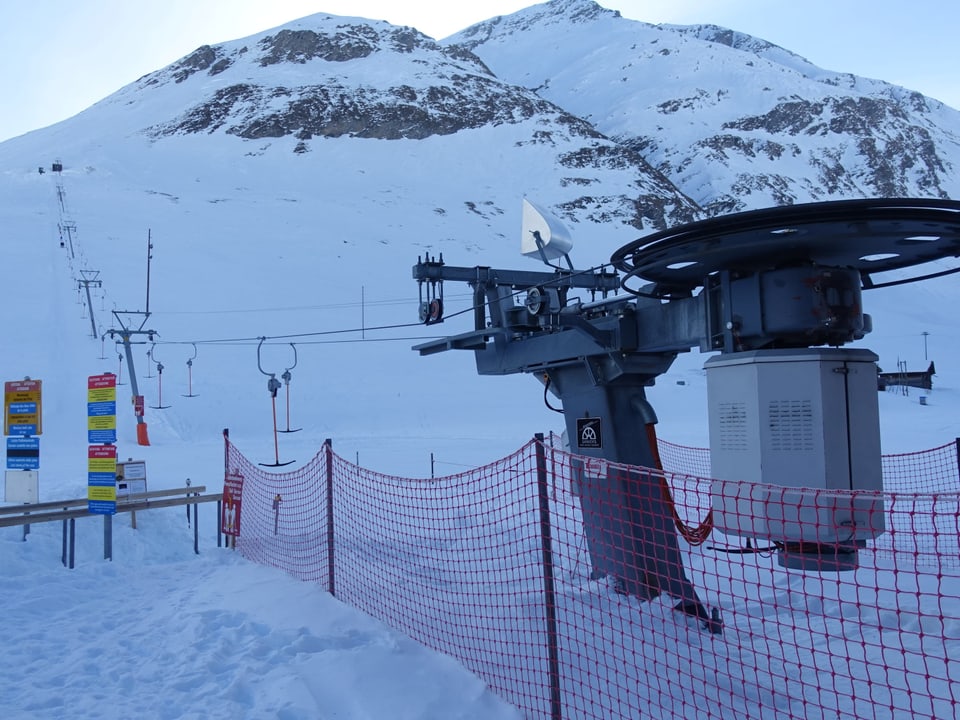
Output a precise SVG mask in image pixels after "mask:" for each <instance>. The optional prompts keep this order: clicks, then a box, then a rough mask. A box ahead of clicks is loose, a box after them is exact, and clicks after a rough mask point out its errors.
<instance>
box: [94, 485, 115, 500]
mask: <svg viewBox="0 0 960 720" xmlns="http://www.w3.org/2000/svg"><path fill="white" fill-rule="evenodd" d="M87 500H106V501H108V502H109V501H113V502H116V500H117V486H116V485H112V486H111V485H88V486H87Z"/></svg>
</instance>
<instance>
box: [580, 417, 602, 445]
mask: <svg viewBox="0 0 960 720" xmlns="http://www.w3.org/2000/svg"><path fill="white" fill-rule="evenodd" d="M577 447H580V448H591V449H599V448H602V447H603V435H602V434H601V432H600V418H577Z"/></svg>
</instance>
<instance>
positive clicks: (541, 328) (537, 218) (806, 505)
mask: <svg viewBox="0 0 960 720" xmlns="http://www.w3.org/2000/svg"><path fill="white" fill-rule="evenodd" d="M559 228H562V225H561V224H560V223H559V221H558V220H556V219H555V218H551V217H550V216H549V215H548V214H547V213H546V212H544V211H543V210H541V209H540V208H537V207H536V206H535V205H533V204H532V203H530V202H529V201H527V200H524V205H523V227H522V239H521V249H522V252H523V254H524V255H527V256H529V257H534V258H540V259H541V260H542V261H543V262H544V263H547V264H548V265H550V261H551V260H557V259H558V258H560V257H564V258H567V261H568V264H569V257H568V253H569V250H570V248H571V244H570V242H569V236H568V235H567V234H566V233H565V231H563V230H558V229H559ZM958 256H960V202H956V201H950V200H934V199H900V198H898V199H867V200H843V201H833V202H823V203H811V204H802V205H793V206H785V207H777V208H770V209H765V210H756V211H749V212H743V213H737V214H732V215H727V216H722V217H717V218H713V219H709V220H704V221H700V222H694V223H690V224H687V225H683V226H680V227H676V228H673V229H669V230H665V231H662V232H657V233H654V234H652V235H648V236H646V237H643V238H640V239H639V240H636V241H634V242H632V243H629V244H627V245H625V246H623V247H622V248H620V249H619V250H618V251H616V252H615V253H614V254H613V256H612V258H611V261H610V264H611V265H612V266H613V268H615V271H606V270H602V269H600V270H593V269H591V270H586V271H575V270H573V269H572V265H571V266H570V268H569V269H562V268H560V267H559V266H556V265H551V267H552V268H554V270H553V271H552V272H528V271H517V270H495V269H492V268H489V267H453V266H449V265H446V264H445V263H444V261H443V256H442V255H441V256H440V258H439V259H437V258H431V257H429V256H427V257H426V258H424V259H419V258H418V261H417V264H416V265H414V267H413V278H414V279H415V280H416V281H417V282H418V284H419V286H420V302H421V311H420V314H421V318H422V319H423V320H424V322H425V324H427V325H430V324H434V323H438V322H442V321H443V315H442V302H441V303H440V304H439V305H438V304H437V301H438V300H439V299H442V293H443V282H444V281H458V282H465V283H467V284H468V285H470V286H471V287H472V289H473V292H474V308H475V310H474V319H475V327H474V329H473V330H472V331H469V332H466V333H462V334H458V335H453V336H449V337H444V338H438V339H436V340H432V341H430V342H427V343H423V344H421V345H418V346H416V347H414V350H417V351H419V353H420V354H421V355H430V354H433V353H438V352H442V351H445V350H452V349H464V350H473V351H474V354H475V358H476V364H477V371H478V373H480V374H483V375H502V374H508V373H530V374H532V375H534V376H535V377H537V378H538V379H539V380H540V381H541V382H543V383H544V384H545V386H546V389H547V390H549V391H550V392H552V393H553V394H554V395H555V396H556V397H558V398H559V399H560V400H561V401H562V404H563V414H564V420H565V425H566V430H567V434H568V436H569V437H570V438H571V445H572V450H573V451H574V452H575V453H576V454H578V455H581V456H586V458H587V460H586V461H585V462H584V463H583V466H582V468H581V472H583V473H586V474H588V475H589V474H590V473H595V474H597V475H601V477H587V478H586V479H587V480H588V481H587V482H584V483H580V487H581V497H580V500H581V505H582V508H583V510H584V512H583V517H584V520H583V522H584V531H585V535H586V538H587V543H588V548H589V551H590V556H591V562H592V564H593V570H594V575H595V576H603V575H612V576H614V578H616V581H617V584H618V587H619V588H620V589H622V590H623V591H625V592H628V593H630V594H633V595H637V596H638V597H640V598H641V599H647V598H652V597H654V596H655V595H656V594H657V593H658V592H665V593H667V594H668V595H671V596H672V597H674V598H676V599H678V600H679V601H680V602H679V603H678V605H677V609H680V610H684V611H685V612H688V613H690V614H692V615H695V616H696V617H699V618H701V619H703V620H704V621H705V625H706V627H708V628H709V629H712V630H714V631H715V632H719V631H720V629H719V627H720V622H719V618H718V616H717V615H716V613H714V614H713V616H712V618H711V617H709V616H708V615H707V613H706V610H705V609H704V607H703V605H702V604H701V602H700V600H699V598H698V597H697V594H696V591H695V589H694V588H693V586H692V584H691V582H690V581H689V579H688V578H687V575H686V571H685V570H684V568H683V565H682V559H681V555H680V551H679V543H678V541H677V537H676V532H675V530H674V528H673V523H672V519H671V512H670V509H669V508H668V502H669V501H668V500H667V499H666V498H664V496H663V493H662V491H661V489H660V487H658V486H657V485H656V483H655V482H654V481H653V480H652V479H651V478H650V477H649V476H646V475H644V476H640V475H636V474H634V473H626V474H624V473H623V472H621V471H614V470H611V469H610V468H609V465H607V463H604V462H598V460H603V461H607V462H608V463H617V464H620V465H628V466H640V467H645V468H656V467H657V466H658V458H657V452H656V436H655V434H654V433H653V426H654V424H655V423H656V422H657V419H656V413H655V411H654V409H653V407H652V406H651V405H650V403H649V402H648V400H647V397H646V393H645V390H644V389H645V388H646V387H648V386H651V385H653V383H654V381H655V379H656V378H657V376H659V375H661V374H663V373H664V372H666V371H667V370H668V368H669V367H670V366H671V364H672V363H673V361H674V359H675V358H676V357H677V355H678V354H679V353H681V352H686V351H688V350H690V349H692V348H698V349H699V350H700V351H701V352H704V353H708V352H716V353H718V354H716V355H714V356H712V357H710V359H708V360H707V362H706V363H705V371H706V377H707V404H708V414H709V433H710V458H711V463H712V475H713V477H714V478H715V480H714V481H713V484H712V506H713V520H714V527H715V528H716V529H717V530H719V531H721V532H723V533H726V534H730V535H736V536H741V537H744V538H748V539H751V538H752V539H765V540H766V541H767V542H769V543H772V544H773V545H774V547H776V549H777V551H778V561H779V563H780V564H781V565H782V566H787V567H793V568H800V569H809V570H818V571H842V570H849V569H854V568H856V567H857V551H858V549H859V548H862V547H864V546H865V544H866V541H867V540H870V539H873V538H876V537H877V536H879V535H880V534H882V533H883V532H884V530H885V526H884V507H883V496H882V493H881V492H879V491H881V490H882V489H883V482H882V476H881V464H880V463H881V451H880V429H879V407H878V399H877V368H876V361H877V359H878V358H877V356H876V355H875V354H874V353H873V352H871V351H870V350H866V349H858V348H844V347H842V346H844V345H846V344H847V343H850V342H853V341H855V340H860V339H861V338H863V337H864V336H865V335H867V334H868V333H869V332H870V330H871V319H870V316H869V315H866V314H864V313H863V309H862V304H861V300H862V291H863V290H867V289H873V288H880V287H886V286H889V285H894V284H904V283H908V282H913V281H918V280H924V279H927V278H931V277H936V276H939V275H946V274H949V273H952V272H957V271H960V267H953V268H950V269H942V268H940V267H938V268H937V270H936V271H934V272H928V273H926V274H922V271H923V268H921V267H920V266H921V265H922V264H924V263H929V262H933V261H942V260H943V259H945V258H949V257H954V258H956V257H958ZM882 273H891V274H896V275H898V278H897V279H895V280H889V281H887V282H880V280H879V277H878V276H880V275H881V274H882ZM574 289H580V290H585V291H588V292H590V293H591V294H592V296H593V297H592V301H591V302H583V301H581V300H579V299H571V298H570V297H569V296H568V295H569V292H570V291H571V290H574ZM618 291H622V292H618ZM521 294H522V295H524V298H523V300H524V301H523V302H519V303H518V302H516V301H515V298H517V297H518V296H519V295H521ZM597 294H599V295H600V296H601V298H600V299H599V300H598V299H597V297H596V296H597ZM425 310H426V311H425ZM590 458H594V459H597V460H593V461H591V460H590ZM592 468H600V469H599V470H595V469H592ZM604 468H606V469H605V470H604ZM823 490H829V491H830V492H828V493H824V492H822V491H823ZM870 491H874V492H870ZM825 497H827V498H829V503H827V502H824V498H825ZM611 499H613V502H611ZM624 528H627V531H626V533H624V532H623V529H624ZM651 578H652V579H653V580H654V581H655V582H654V583H653V585H652V586H651V584H650V579H651Z"/></svg>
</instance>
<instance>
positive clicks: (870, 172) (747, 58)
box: [444, 0, 960, 215]
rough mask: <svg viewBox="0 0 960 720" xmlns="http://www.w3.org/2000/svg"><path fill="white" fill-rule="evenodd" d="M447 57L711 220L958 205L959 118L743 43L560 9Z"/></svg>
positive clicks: (460, 41)
mask: <svg viewBox="0 0 960 720" xmlns="http://www.w3.org/2000/svg"><path fill="white" fill-rule="evenodd" d="M444 44H446V45H448V46H450V47H454V46H457V47H463V48H466V49H469V50H471V51H472V52H474V53H476V54H477V55H478V56H479V57H480V58H481V59H482V60H483V61H484V62H485V63H486V65H487V66H488V67H489V68H490V69H491V70H492V71H493V72H494V73H496V74H497V76H498V77H500V78H502V79H503V80H505V81H508V82H512V83H516V84H518V85H521V86H524V87H528V88H531V89H533V90H535V91H536V92H537V94H538V95H540V96H541V97H544V98H546V99H548V100H551V101H553V102H555V103H556V104H557V105H559V106H561V107H563V108H565V109H566V110H568V111H569V112H571V113H573V114H575V115H578V116H580V117H582V118H584V119H586V120H588V121H589V122H590V123H592V124H593V126H594V127H595V128H596V129H597V130H598V131H599V132H601V133H603V134H605V135H607V136H608V137H611V138H614V139H616V140H618V141H619V142H620V143H622V144H623V145H624V146H626V147H628V148H630V149H632V150H635V151H636V152H637V153H638V154H640V155H642V156H643V157H644V158H645V159H646V160H647V161H648V162H649V163H650V164H651V165H653V166H654V167H656V168H657V169H658V170H659V171H660V172H662V173H663V174H664V175H665V176H666V177H668V178H670V179H671V180H672V181H673V182H674V184H675V185H676V186H677V187H678V188H680V190H681V191H682V192H684V193H685V194H686V195H688V196H689V197H691V198H693V199H694V200H695V201H696V202H697V203H698V204H699V205H700V206H701V207H702V208H703V209H704V210H705V211H706V212H707V213H708V214H709V215H717V214H724V213H728V212H734V211H739V210H746V209H755V208H761V207H768V206H771V205H784V204H792V203H798V202H810V201H818V200H831V199H839V198H851V197H941V198H944V197H958V196H960V112H958V111H957V110H954V109H952V108H949V107H947V106H945V105H943V104H942V103H940V102H938V101H936V100H932V99H930V98H927V97H924V96H923V95H921V94H920V93H917V92H914V91H911V90H908V89H906V88H902V87H898V86H895V85H891V84H889V83H885V82H882V81H880V80H870V79H866V78H862V77H857V76H854V75H850V74H846V73H838V72H832V71H829V70H824V69H821V68H818V67H816V66H815V65H813V64H811V63H810V62H808V61H807V60H805V59H804V58H802V57H800V56H798V55H796V54H794V53H791V52H790V51H789V50H786V49H784V48H781V47H778V46H776V45H773V44H771V43H768V42H765V41H764V40H762V39H759V38H754V37H751V36H749V35H745V34H743V33H739V32H736V31H735V30H730V29H727V28H721V27H716V26H712V25H695V26H689V27H687V26H676V25H650V24H647V23H642V22H637V21H633V20H627V19H625V18H623V17H621V16H620V14H619V13H617V12H614V11H610V10H606V9H604V8H602V7H600V6H599V5H597V4H596V3H594V2H592V0H552V2H548V3H545V4H542V5H536V6H533V7H530V8H528V9H526V10H523V11H520V12H518V13H515V14H513V15H509V16H506V17H498V18H494V19H492V20H488V21H485V22H483V23H479V24H477V25H474V26H472V27H470V28H467V29H465V30H463V31H461V32H460V33H457V34H456V35H453V36H452V37H450V38H447V39H446V40H444Z"/></svg>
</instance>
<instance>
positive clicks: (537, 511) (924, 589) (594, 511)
mask: <svg viewBox="0 0 960 720" xmlns="http://www.w3.org/2000/svg"><path fill="white" fill-rule="evenodd" d="M661 447H662V446H661ZM538 449H540V455H541V462H539V463H538ZM227 458H228V469H240V470H241V472H242V473H243V474H244V478H245V480H244V491H243V502H244V507H243V516H242V525H241V535H240V540H239V543H238V548H239V549H240V551H241V552H242V553H243V554H244V555H245V556H246V557H248V558H250V559H252V560H255V561H257V562H261V563H266V564H269V565H273V566H276V567H280V568H284V569H286V570H288V571H290V572H291V573H293V574H294V575H296V576H297V577H302V578H304V579H309V580H315V581H319V582H320V583H321V584H322V585H323V586H324V587H326V588H327V589H328V590H331V591H332V592H334V594H335V595H336V597H338V598H339V599H340V600H341V601H343V602H346V603H348V604H350V605H352V606H355V607H357V608H359V609H361V610H363V611H364V612H366V613H368V614H370V615H372V616H374V617H377V618H379V619H381V620H382V621H383V622H385V623H386V624H388V625H389V626H391V627H393V628H395V629H397V630H399V631H401V632H404V633H406V634H407V635H409V636H411V637H413V638H415V639H416V640H418V641H420V642H422V643H423V644H425V645H427V646H429V647H432V648H435V649H437V650H439V651H441V652H443V653H446V654H448V655H450V656H452V657H454V658H456V659H457V660H459V661H460V662H461V663H462V664H463V665H465V666H466V667H468V668H469V669H471V670H473V671H474V672H476V673H477V674H478V675H479V676H480V677H482V678H483V679H484V680H485V681H486V682H487V683H488V684H489V685H490V686H491V687H492V688H493V689H495V690H496V691H497V692H498V693H500V694H501V695H502V696H503V697H504V698H505V699H507V700H508V701H509V702H511V703H513V704H515V705H516V706H517V707H518V708H520V709H521V710H522V711H523V712H524V713H525V715H526V716H527V717H530V718H550V717H564V718H597V719H603V720H607V719H608V718H614V717H617V718H620V717H623V718H647V717H654V718H691V719H693V718H758V719H759V718H763V719H764V720H766V719H768V718H818V719H822V718H831V720H832V719H833V718H844V719H853V718H915V717H922V718H947V717H954V716H955V714H956V707H957V702H958V701H960V570H958V567H957V565H958V563H957V558H958V555H960V553H958V536H960V524H958V523H960V511H958V495H956V494H947V493H941V494H936V495H931V494H926V495H910V494H906V493H891V492H885V493H863V494H857V495H854V496H852V495H851V494H849V493H848V494H846V495H843V494H838V493H831V492H828V491H819V492H818V491H805V492H804V493H803V497H802V502H800V501H798V502H799V505H800V506H802V507H803V508H804V511H803V516H804V517H805V518H806V520H805V525H803V527H802V528H801V529H800V530H797V529H796V528H795V527H793V526H792V525H791V521H793V520H797V519H799V517H800V515H799V514H798V513H799V511H797V510H796V509H795V507H794V506H793V505H792V504H791V503H793V501H794V500H796V498H793V499H790V498H788V497H787V495H785V494H784V493H782V492H781V493H780V494H779V495H778V494H777V493H776V492H775V491H770V490H764V489H763V488H762V487H761V486H756V485H749V486H748V485H746V484H742V485H741V484H736V483H734V484H731V485H730V486H729V487H727V488H726V489H725V490H724V493H725V497H728V498H733V499H732V500H731V502H730V503H729V504H728V506H727V507H726V511H725V512H724V513H720V514H719V515H718V519H717V528H718V529H716V530H714V532H713V534H712V535H711V536H710V538H709V539H708V541H707V542H706V543H704V544H702V545H699V546H696V547H694V546H691V545H689V544H688V543H686V542H685V541H683V540H682V538H680V537H679V536H678V535H677V533H676V530H675V525H674V523H675V520H676V518H674V517H660V516H655V514H654V513H651V512H650V508H651V507H663V505H662V504H661V505H656V504H654V505H651V504H648V503H647V502H646V500H645V498H650V497H653V493H656V492H660V491H662V487H663V483H664V481H666V483H667V485H668V486H669V487H670V489H671V490H672V493H671V494H672V498H673V505H674V507H675V510H676V514H677V515H679V516H681V518H682V519H683V521H684V522H685V523H687V524H688V525H691V526H697V525H698V524H699V523H700V522H701V521H702V520H703V519H704V517H705V515H706V513H707V512H709V510H710V506H711V501H710V495H711V481H710V480H708V479H704V478H700V477H697V476H694V475H692V474H691V475H685V474H676V473H673V472H670V466H669V463H668V460H667V458H666V456H665V457H664V463H665V464H666V465H667V472H664V471H658V470H650V469H644V468H631V467H626V466H617V465H613V464H610V463H605V462H603V461H597V460H592V459H587V458H583V457H578V456H574V455H570V454H567V453H565V452H563V451H562V450H558V449H554V448H549V447H547V448H543V446H540V445H538V444H537V443H536V442H534V443H531V444H529V445H527V446H525V447H524V448H522V449H520V450H519V451H518V452H517V453H515V454H514V455H512V456H510V457H508V458H504V459H503V460H500V461H498V462H496V463H493V464H491V465H488V466H486V467H483V468H477V469H476V470H472V471H470V472H466V473H461V474H459V475H454V476H450V477H444V478H438V479H431V480H413V479H407V478H398V477H390V476H385V475H381V474H378V473H374V472H371V471H368V470H365V469H363V468H360V467H357V466H356V465H353V464H350V463H348V462H346V461H344V460H343V459H342V458H339V457H338V456H336V455H335V454H334V453H333V452H332V450H330V449H329V447H326V446H325V448H324V450H323V451H322V452H321V453H320V454H318V456H317V458H316V459H315V460H314V461H313V462H312V463H311V464H310V467H307V468H302V469H301V470H298V471H296V472H293V473H285V474H280V475H276V474H269V473H265V472H263V471H262V470H261V469H260V468H257V467H256V466H253V465H251V464H249V463H247V462H246V461H245V460H243V459H242V456H240V454H239V453H237V452H236V450H235V449H234V448H232V446H229V444H228V453H227ZM949 461H951V462H953V463H954V465H955V464H956V456H955V455H954V456H953V457H952V458H949ZM944 462H947V460H945V461H944ZM328 486H329V487H332V488H333V493H332V495H328V493H327V487H328ZM758 488H759V489H758ZM277 494H280V495H281V496H282V503H281V504H280V506H279V508H277V509H276V510H275V509H274V508H273V500H274V498H275V497H276V495H277ZM328 499H330V500H332V503H328ZM331 510H332V525H331V523H330V522H329V520H330V518H331V515H330V512H331ZM248 513H249V514H248ZM731 528H748V529H749V531H750V532H754V531H757V532H760V533H761V535H762V533H767V534H768V535H769V534H770V533H773V534H774V535H777V538H774V539H771V537H769V536H768V537H761V536H759V535H758V536H757V537H754V538H753V539H751V540H750V542H749V546H748V540H747V538H746V537H744V536H743V535H744V533H742V532H741V533H739V534H737V533H735V532H731ZM881 530H882V532H881ZM727 533H729V534H727ZM747 534H749V533H747ZM873 535H876V537H873ZM918 537H923V538H927V540H924V541H923V542H922V543H921V542H920V541H919V540H918V539H917V538H918ZM857 539H860V542H859V545H860V546H861V547H859V548H856V540H857ZM928 541H930V542H929V543H928ZM545 549H546V552H545ZM854 549H856V550H857V556H856V557H857V561H856V563H852V564H851V561H852V550H854ZM777 550H783V551H785V552H784V553H783V554H782V555H781V554H779V553H778V552H777ZM781 558H786V560H785V562H786V565H787V566H786V567H785V566H783V565H782V564H781ZM818 562H832V563H839V564H845V563H846V564H850V565H851V567H852V566H853V565H854V564H855V565H856V568H855V569H848V570H844V571H841V572H821V571H817V570H816V569H815V568H816V563H818ZM798 563H799V564H800V565H803V564H804V563H806V565H807V567H806V568H803V567H791V565H797V564H798ZM811 563H813V567H811V566H810V564H811ZM820 567H822V566H820ZM679 602H688V603H691V602H692V603H696V602H700V603H702V605H703V606H704V607H705V608H708V609H712V608H717V609H718V610H719V612H720V614H721V617H722V622H723V632H722V633H712V632H709V631H708V630H707V629H705V627H704V625H705V623H704V621H703V619H701V618H697V617H695V616H693V615H690V614H685V613H682V612H679V611H678V610H676V609H674V608H675V606H676V605H677V604H678V603H679ZM708 617H709V615H708Z"/></svg>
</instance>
